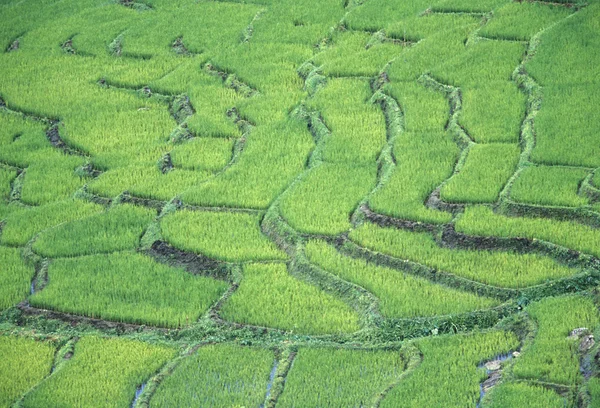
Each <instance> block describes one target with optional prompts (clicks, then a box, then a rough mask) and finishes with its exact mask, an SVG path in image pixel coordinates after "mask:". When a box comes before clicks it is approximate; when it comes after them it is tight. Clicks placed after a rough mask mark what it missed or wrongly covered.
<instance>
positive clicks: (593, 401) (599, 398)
mask: <svg viewBox="0 0 600 408" xmlns="http://www.w3.org/2000/svg"><path fill="white" fill-rule="evenodd" d="M587 391H588V393H589V394H590V404H589V405H588V406H589V407H590V408H598V407H600V379H598V377H592V378H590V379H589V380H588V382H587Z"/></svg>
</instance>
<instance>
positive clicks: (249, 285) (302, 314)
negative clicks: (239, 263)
mask: <svg viewBox="0 0 600 408" xmlns="http://www.w3.org/2000/svg"><path fill="white" fill-rule="evenodd" d="M219 314H220V316H221V317H222V318H223V319H225V320H229V321H234V322H237V323H244V324H251V325H257V326H266V327H274V328H277V329H282V330H286V331H293V332H297V333H306V334H334V333H350V332H354V331H357V330H358V329H359V326H358V316H357V315H356V313H355V312H354V311H353V310H352V309H350V307H349V306H348V305H346V304H345V303H343V302H342V301H341V300H339V299H337V298H336V297H334V296H332V295H330V294H328V293H325V292H323V291H321V290H319V289H317V288H316V287H315V286H312V285H310V284H308V283H305V282H302V281H300V280H298V279H296V278H295V277H293V276H291V275H290V274H289V273H288V272H287V271H286V265H285V264H281V263H279V264H245V265H244V270H243V279H242V282H241V283H240V287H239V288H238V290H237V291H236V292H235V293H234V294H233V295H232V296H231V297H230V298H229V300H227V302H226V303H225V304H224V305H223V307H222V308H221V310H220V312H219Z"/></svg>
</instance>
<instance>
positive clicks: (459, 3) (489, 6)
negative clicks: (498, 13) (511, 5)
mask: <svg viewBox="0 0 600 408" xmlns="http://www.w3.org/2000/svg"><path fill="white" fill-rule="evenodd" d="M509 1H510V0H482V1H478V2H476V3H473V2H472V1H469V0H439V1H436V2H435V3H434V5H433V6H432V10H434V11H445V12H459V13H460V12H463V13H486V12H488V11H492V10H495V9H497V8H498V7H500V6H502V5H504V4H506V3H508V2H509Z"/></svg>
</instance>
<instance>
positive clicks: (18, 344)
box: [0, 336, 55, 407]
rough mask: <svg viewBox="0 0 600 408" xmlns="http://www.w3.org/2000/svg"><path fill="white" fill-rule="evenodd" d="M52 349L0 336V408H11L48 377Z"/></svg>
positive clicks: (27, 340) (34, 342) (30, 341)
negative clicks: (0, 356)
mask: <svg viewBox="0 0 600 408" xmlns="http://www.w3.org/2000/svg"><path fill="white" fill-rule="evenodd" d="M54 352H55V348H54V346H53V345H52V344H51V343H49V342H42V341H36V340H33V339H28V338H25V337H14V336H0V354H1V355H2V363H1V364H0V378H2V381H0V407H11V406H12V404H13V403H14V402H16V401H17V400H18V399H19V398H21V396H22V395H23V394H25V393H26V392H27V391H29V390H30V389H31V388H32V387H33V386H34V385H36V384H37V383H39V382H40V381H42V380H43V379H44V377H45V376H47V375H48V374H50V370H51V368H52V363H53V362H54Z"/></svg>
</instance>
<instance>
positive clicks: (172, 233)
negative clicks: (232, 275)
mask: <svg viewBox="0 0 600 408" xmlns="http://www.w3.org/2000/svg"><path fill="white" fill-rule="evenodd" d="M260 218H261V217H260V216H258V215H254V214H245V213H231V212H211V211H189V210H183V211H177V212H176V213H174V214H172V215H169V216H167V217H165V218H163V219H162V222H161V228H162V232H163V235H164V237H165V239H166V240H167V241H168V242H170V243H172V244H173V245H174V246H176V247H178V248H181V249H184V250H186V251H192V252H197V253H201V254H203V255H206V256H209V257H212V258H217V259H223V260H226V261H250V260H275V259H285V258H286V256H285V254H284V253H283V252H282V251H280V250H279V249H278V248H277V247H276V246H275V245H274V244H273V243H272V242H270V241H269V240H268V239H267V238H266V237H264V236H263V235H261V233H260V224H259V223H260Z"/></svg>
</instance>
